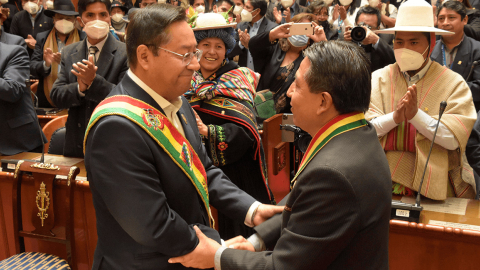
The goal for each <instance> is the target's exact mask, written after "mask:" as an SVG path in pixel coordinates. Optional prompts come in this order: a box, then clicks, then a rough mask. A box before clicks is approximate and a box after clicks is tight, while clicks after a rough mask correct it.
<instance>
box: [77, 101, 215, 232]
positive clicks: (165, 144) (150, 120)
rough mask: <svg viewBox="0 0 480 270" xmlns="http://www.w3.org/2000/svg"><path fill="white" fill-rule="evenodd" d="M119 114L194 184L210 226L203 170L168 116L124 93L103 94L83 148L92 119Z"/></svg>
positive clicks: (191, 149)
mask: <svg viewBox="0 0 480 270" xmlns="http://www.w3.org/2000/svg"><path fill="white" fill-rule="evenodd" d="M108 115H119V116H123V117H125V118H127V119H129V120H130V121H132V122H134V123H135V124H137V125H139V126H140V127H141V128H142V129H143V130H145V132H147V134H148V135H150V137H152V139H153V140H155V141H156V142H157V143H158V145H159V146H160V147H162V149H163V150H164V151H165V153H167V154H168V155H169V156H170V158H171V159H172V160H173V162H175V164H177V166H178V167H179V168H180V169H181V170H182V171H183V172H184V173H185V175H186V176H187V177H188V178H189V179H190V181H191V182H192V184H193V185H194V186H195V189H196V190H197V192H198V194H199V195H200V197H201V198H202V201H203V203H204V205H205V209H207V212H208V215H209V223H210V227H212V228H214V220H213V218H212V214H211V212H210V203H209V198H208V187H207V174H206V172H205V168H204V167H203V164H202V161H201V160H200V158H199V157H198V155H197V153H196V152H195V150H194V149H193V147H192V146H191V145H190V143H189V142H188V140H187V139H186V138H185V137H184V136H183V135H182V134H181V133H180V132H179V131H178V130H177V129H176V128H175V127H174V126H173V124H172V123H171V122H170V120H169V119H168V118H167V117H166V116H165V115H164V114H162V113H161V112H160V111H158V110H157V109H155V108H154V107H152V106H150V105H149V104H147V103H145V102H143V101H141V100H138V99H135V98H133V97H130V96H126V95H117V96H112V97H109V98H106V99H105V100H103V101H102V102H101V103H100V104H98V106H97V108H95V110H94V111H93V113H92V117H91V118H90V122H89V123H88V126H87V130H86V133H85V140H84V143H83V149H84V151H85V147H86V142H87V138H88V133H89V131H90V129H91V128H92V127H93V126H94V125H95V123H96V122H97V121H98V120H100V119H101V118H102V117H104V116H108Z"/></svg>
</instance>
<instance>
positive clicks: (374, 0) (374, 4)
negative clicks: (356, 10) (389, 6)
mask: <svg viewBox="0 0 480 270" xmlns="http://www.w3.org/2000/svg"><path fill="white" fill-rule="evenodd" d="M368 4H369V5H370V6H371V7H373V8H376V7H378V4H380V0H370V1H368Z"/></svg>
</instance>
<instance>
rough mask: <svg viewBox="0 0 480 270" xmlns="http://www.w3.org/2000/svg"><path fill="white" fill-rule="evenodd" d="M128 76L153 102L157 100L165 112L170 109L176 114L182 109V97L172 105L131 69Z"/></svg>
mask: <svg viewBox="0 0 480 270" xmlns="http://www.w3.org/2000/svg"><path fill="white" fill-rule="evenodd" d="M127 75H128V76H129V77H130V78H131V79H132V81H134V82H135V83H136V84H137V85H138V86H140V88H142V89H143V90H144V91H145V92H147V94H148V95H150V96H151V97H152V98H153V100H155V102H157V104H158V105H159V106H160V107H161V108H162V110H163V111H166V110H169V109H170V110H172V111H173V112H174V113H177V112H178V110H180V107H182V99H181V98H180V97H178V98H177V100H175V101H173V102H172V103H170V102H169V101H168V100H166V99H165V98H164V97H162V96H161V95H159V94H158V93H157V92H155V91H154V90H153V89H152V88H150V86H148V85H147V84H145V83H144V82H143V81H142V80H140V78H138V77H137V75H135V74H134V73H133V72H132V71H131V70H130V69H128V71H127Z"/></svg>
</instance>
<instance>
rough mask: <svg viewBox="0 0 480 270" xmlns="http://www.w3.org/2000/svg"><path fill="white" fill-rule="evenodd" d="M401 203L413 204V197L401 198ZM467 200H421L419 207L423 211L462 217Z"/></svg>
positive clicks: (465, 209) (452, 198)
mask: <svg viewBox="0 0 480 270" xmlns="http://www.w3.org/2000/svg"><path fill="white" fill-rule="evenodd" d="M402 202H404V203H411V204H415V198H414V197H405V196H404V197H402ZM467 204H468V199H461V198H454V197H451V198H447V199H446V200H444V201H434V200H430V199H425V198H423V199H422V202H421V203H420V205H421V206H422V207H423V210H425V211H432V212H440V213H447V214H454V215H461V216H464V215H465V212H466V211H467Z"/></svg>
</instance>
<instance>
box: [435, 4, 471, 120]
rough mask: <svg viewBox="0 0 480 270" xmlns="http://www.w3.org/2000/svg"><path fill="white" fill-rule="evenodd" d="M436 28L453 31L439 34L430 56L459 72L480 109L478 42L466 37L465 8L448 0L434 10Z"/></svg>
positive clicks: (466, 20)
mask: <svg viewBox="0 0 480 270" xmlns="http://www.w3.org/2000/svg"><path fill="white" fill-rule="evenodd" d="M437 22H438V28H440V29H443V30H446V31H451V32H454V33H455V34H453V35H448V36H442V37H441V39H440V40H438V41H437V43H436V45H435V49H433V52H432V56H431V58H432V60H433V61H435V62H438V63H440V65H443V66H446V67H448V68H449V69H451V70H453V71H455V72H456V73H458V74H460V75H461V76H462V77H463V79H465V81H466V82H467V84H468V87H469V88H470V91H472V97H473V103H474V104H475V111H477V112H478V111H480V63H479V62H480V42H478V41H476V40H474V39H473V38H470V37H467V36H466V35H465V33H464V30H463V29H464V26H465V25H466V24H467V22H468V17H467V9H466V8H465V6H464V5H463V4H462V3H461V2H458V1H448V2H445V3H444V4H443V5H441V6H440V8H439V10H438V11H437Z"/></svg>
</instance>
